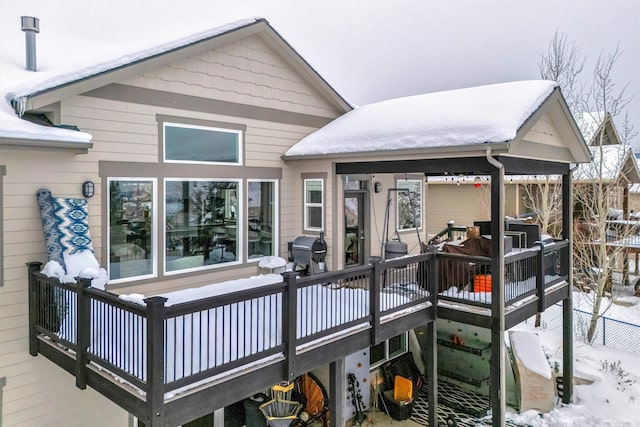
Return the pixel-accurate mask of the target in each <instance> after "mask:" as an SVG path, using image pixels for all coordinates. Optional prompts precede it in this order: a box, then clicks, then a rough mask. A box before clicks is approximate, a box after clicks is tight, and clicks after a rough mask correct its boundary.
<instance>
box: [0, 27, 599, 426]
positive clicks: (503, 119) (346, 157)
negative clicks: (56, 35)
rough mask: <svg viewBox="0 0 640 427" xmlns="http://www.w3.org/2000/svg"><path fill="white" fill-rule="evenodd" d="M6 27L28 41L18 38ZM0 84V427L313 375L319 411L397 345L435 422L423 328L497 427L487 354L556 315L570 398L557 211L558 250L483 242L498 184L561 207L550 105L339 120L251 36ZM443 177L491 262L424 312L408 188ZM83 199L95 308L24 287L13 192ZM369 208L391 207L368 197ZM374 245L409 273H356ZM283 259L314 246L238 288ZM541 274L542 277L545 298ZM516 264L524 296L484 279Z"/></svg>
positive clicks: (278, 48)
mask: <svg viewBox="0 0 640 427" xmlns="http://www.w3.org/2000/svg"><path fill="white" fill-rule="evenodd" d="M24 24H25V27H26V29H27V30H30V29H32V27H33V24H34V21H32V20H31V21H29V20H27V22H26V23H24ZM15 30H16V31H18V29H17V28H16V29H15ZM3 31H8V29H6V28H3ZM14 48H16V49H17V46H14ZM72 48H73V47H72V46H70V47H69V51H71V50H72ZM76 53H78V54H79V52H76ZM41 54H42V57H43V58H45V59H46V58H47V53H46V52H42V53H41ZM11 55H13V56H12V57H14V56H15V55H16V54H15V52H12V53H11ZM49 57H50V56H49ZM87 61H88V59H87ZM43 63H44V64H46V63H47V62H46V60H45V61H43ZM54 63H55V62H50V63H49V64H54ZM2 66H3V67H7V68H8V69H9V70H10V73H9V74H10V75H12V76H16V77H15V82H16V84H15V85H12V83H13V80H10V81H3V82H2V84H3V86H2V90H3V94H5V95H6V99H7V100H8V102H9V103H10V104H9V103H1V107H0V184H1V185H0V190H2V192H1V193H0V195H2V198H1V199H0V203H1V204H0V208H1V209H0V215H1V219H2V221H0V224H2V229H0V231H2V233H1V234H0V237H1V239H2V240H1V241H0V243H1V244H0V250H1V252H0V262H2V264H0V267H2V268H0V275H1V277H0V279H1V281H0V285H2V287H0V297H1V300H0V304H2V306H3V309H2V310H0V322H1V323H0V348H1V349H2V350H0V377H6V385H5V387H4V389H3V399H4V407H3V418H2V419H3V420H4V421H5V422H6V423H7V424H8V425H13V424H20V423H23V424H26V425H42V424H47V425H104V426H112V425H125V423H127V422H128V413H129V414H134V415H135V416H136V417H137V418H139V419H141V420H142V421H144V422H145V423H146V424H147V425H178V424H184V423H186V422H188V421H191V420H193V419H195V418H198V417H201V416H203V415H206V414H208V413H211V412H213V411H214V410H217V409H220V408H222V407H224V406H227V405H229V404H232V403H234V402H237V401H238V400H241V399H244V398H246V397H248V396H251V395H252V394H254V393H256V392H259V391H263V390H265V389H267V388H268V387H270V386H271V385H273V384H276V383H278V382H281V381H283V380H287V379H292V378H295V377H297V376H298V375H301V374H303V373H304V372H307V371H311V370H316V369H320V370H325V371H328V374H327V375H328V377H329V381H328V384H330V386H331V387H330V393H331V401H332V402H344V401H346V400H347V397H348V396H347V391H346V390H347V384H346V372H347V371H346V369H347V368H346V366H345V359H346V358H347V356H349V355H352V354H354V353H358V352H360V351H362V350H364V351H365V352H366V351H368V349H369V348H370V347H372V346H374V345H378V346H379V345H385V343H386V342H387V340H389V339H392V338H394V337H397V336H399V335H402V334H406V332H407V331H409V330H412V329H416V328H422V329H423V330H425V331H426V332H425V334H424V336H423V340H422V342H421V343H420V344H421V350H422V359H424V361H425V364H426V368H425V369H426V372H425V373H426V376H427V378H428V379H429V387H431V388H430V394H429V399H430V405H431V407H435V406H436V405H435V402H436V400H437V391H436V386H437V381H438V375H437V367H436V366H435V354H436V353H435V352H436V342H437V337H436V335H437V331H435V329H434V320H435V315H436V312H435V307H436V304H438V313H439V316H441V317H442V319H443V320H455V321H463V322H466V323H468V324H471V325H474V326H477V327H481V328H484V329H486V330H487V331H489V334H490V336H491V341H492V347H491V350H490V355H491V369H490V378H489V386H488V394H489V396H490V398H491V405H492V408H493V410H494V412H493V420H494V423H498V424H499V423H501V422H504V416H505V411H504V408H505V398H504V396H505V392H504V376H505V364H506V360H505V351H504V350H505V349H504V339H503V338H504V332H505V330H506V329H508V328H510V327H512V326H514V325H516V324H517V323H520V322H522V321H523V320H524V319H526V318H527V317H530V316H531V315H532V314H534V313H535V312H537V311H544V310H545V309H546V308H547V307H548V306H549V305H550V304H554V303H556V302H559V301H563V303H564V305H565V317H564V324H565V336H564V338H565V340H564V355H565V356H564V365H563V368H564V371H565V372H567V373H568V374H566V375H565V394H564V398H565V401H567V402H568V400H569V399H570V398H571V379H572V374H571V372H572V354H573V353H572V347H571V346H572V344H571V342H572V340H571V339H570V336H571V320H570V319H571V310H570V307H571V292H570V286H569V283H571V280H570V278H571V272H570V271H569V270H568V256H567V251H568V248H569V241H570V238H571V229H570V227H569V226H568V224H569V222H568V221H569V220H570V218H569V212H570V206H569V202H568V194H569V192H568V191H566V192H565V193H563V196H562V201H563V221H564V222H563V224H564V227H563V235H562V240H558V241H555V242H554V243H552V244H551V245H549V246H548V247H544V248H542V247H540V248H537V249H536V250H530V251H527V252H526V253H524V254H520V255H518V256H511V257H509V256H507V257H506V258H505V253H504V252H505V249H504V242H503V239H502V235H503V232H504V230H503V226H502V222H503V221H502V219H503V218H504V215H505V207H504V206H505V196H504V193H503V191H502V188H503V182H504V181H505V180H506V179H508V178H506V176H508V175H511V174H517V175H523V174H524V175H526V174H530V175H531V174H538V175H540V174H557V175H560V176H562V177H563V179H564V182H565V183H566V184H570V182H571V177H570V165H571V164H573V163H582V162H586V161H588V160H589V153H588V150H587V147H586V146H585V144H584V142H583V140H582V138H581V137H580V134H579V132H578V131H577V128H576V126H575V123H574V122H573V119H572V117H571V115H570V113H569V112H568V109H567V106H566V104H565V102H564V100H563V98H562V95H561V94H560V90H559V89H558V88H557V87H556V85H555V84H554V83H553V82H546V81H530V82H513V83H505V84H501V85H490V86H483V87H478V88H469V89H463V90H458V91H449V92H440V93H436V94H427V95H420V96H416V97H408V98H402V99H398V100H391V101H386V102H382V103H378V104H373V105H369V106H365V107H361V108H354V107H352V106H351V105H350V104H349V103H348V102H346V101H345V100H344V99H343V98H342V97H341V96H340V95H339V94H338V93H336V91H335V90H333V88H332V87H331V86H330V85H329V84H328V83H327V82H326V81H325V80H323V79H322V77H321V76H319V75H318V74H317V73H316V72H315V71H314V69H313V68H311V67H310V66H309V64H308V63H306V62H305V61H304V60H303V59H302V58H301V57H300V56H299V55H298V54H297V53H296V52H295V51H294V50H293V49H292V48H291V46H290V45H289V44H287V43H286V42H285V41H284V40H283V39H282V38H281V37H280V36H279V35H278V33H277V32H276V31H275V30H274V29H273V28H272V27H271V26H270V25H269V24H268V22H266V21H265V20H262V19H252V20H246V21H240V22H236V23H232V24H229V25H226V26H222V27H219V28H216V29H213V30H210V31H206V32H202V33H198V34H195V35H192V36H188V37H185V38H184V39H180V40H175V41H165V42H164V43H163V44H159V45H157V46H152V47H149V48H147V49H144V50H137V51H134V52H120V53H119V55H116V56H112V57H109V58H102V60H101V61H97V62H95V61H93V62H85V63H84V64H79V65H78V66H77V67H76V68H74V67H69V68H67V69H66V71H64V72H60V73H59V74H56V73H55V71H53V70H51V69H48V71H47V72H43V73H42V74H39V72H35V73H33V72H27V71H20V72H19V71H18V70H16V66H17V65H16V63H15V62H11V61H9V62H7V63H3V64H2ZM488 101H491V102H488ZM452 111H455V112H456V114H451V112H452ZM16 113H17V114H16ZM76 129H79V130H76ZM449 173H450V174H453V175H455V176H457V175H468V176H475V175H479V176H491V178H492V179H491V184H490V193H489V194H490V195H491V197H490V202H491V203H490V215H489V217H487V216H484V215H483V216H482V217H479V218H478V219H483V220H486V219H492V225H491V234H492V235H493V236H497V237H498V238H496V239H492V246H491V247H492V252H491V253H492V256H489V257H481V258H473V257H471V258H468V259H465V262H464V264H465V265H469V264H470V263H478V264H479V265H480V264H482V265H484V266H485V267H486V268H488V269H489V270H490V271H492V272H493V275H494V281H493V289H492V291H491V293H490V294H489V295H486V293H482V294H481V293H479V292H478V293H473V292H472V293H471V295H472V296H471V297H470V298H468V297H465V296H462V295H459V296H452V295H447V294H446V293H445V294H443V295H440V296H438V295H437V294H438V290H439V288H440V286H439V285H441V281H440V280H439V277H438V276H437V275H436V273H435V272H436V271H437V266H438V265H440V267H441V268H442V266H443V265H445V263H446V262H447V261H446V260H448V258H447V257H446V255H442V254H440V253H436V252H428V253H421V252H423V248H422V247H421V246H420V244H419V243H420V242H419V240H423V241H424V239H425V237H426V232H425V212H426V211H427V209H426V207H428V206H429V204H430V203H438V200H437V199H436V200H432V197H431V195H430V194H428V193H425V191H424V188H425V177H430V176H444V175H445V174H449ZM84 183H87V186H88V187H91V183H93V186H94V189H95V196H94V197H90V198H89V199H88V215H89V219H88V224H89V227H90V230H91V237H92V241H93V248H94V250H95V256H96V258H97V260H98V261H99V264H100V266H102V267H105V268H106V269H107V271H108V274H109V283H108V284H107V286H106V290H107V291H108V292H104V291H102V290H99V289H94V288H91V287H86V286H85V285H88V283H85V282H84V281H81V280H78V281H77V283H75V284H65V283H63V282H61V281H59V280H58V279H56V278H47V277H45V276H44V275H43V274H40V273H39V272H38V271H39V270H40V268H41V267H42V265H41V263H44V262H46V261H47V258H48V249H49V248H48V247H47V246H46V245H45V240H44V239H43V230H42V224H41V219H40V216H39V212H38V203H37V200H36V192H37V191H38V190H39V189H41V188H46V189H48V190H50V191H51V193H52V194H53V195H54V196H70V197H75V198H79V197H80V196H81V195H82V194H83V190H84ZM566 187H567V188H568V185H567V186H566ZM390 188H399V189H402V192H400V193H397V192H394V193H390V196H388V195H387V194H388V193H387V191H388V190H389V189H390ZM87 190H89V188H87ZM407 194H410V197H407V196H406V195H407ZM87 195H90V192H88V193H87ZM385 212H388V215H385ZM385 223H386V224H387V225H388V227H389V229H390V231H391V233H389V234H391V235H395V236H396V237H397V238H399V239H400V238H401V239H402V241H403V242H406V243H407V252H408V253H410V254H412V255H415V256H412V257H397V259H387V260H385V261H384V262H378V261H376V260H375V259H371V262H369V261H370V258H371V257H374V256H380V255H383V256H384V257H385V258H392V257H391V256H388V255H389V254H387V253H386V251H387V249H388V248H390V247H388V246H387V245H386V244H387V243H388V242H387V241H386V240H387V237H386V236H385V235H383V233H382V232H381V230H383V227H384V224H385ZM416 231H417V232H416ZM302 235H304V236H308V237H320V236H324V239H325V244H326V251H327V257H326V265H327V270H328V272H327V273H326V274H314V275H311V276H310V277H302V278H296V277H295V276H294V275H287V276H286V277H285V279H282V278H280V277H278V276H276V279H273V277H271V276H270V277H268V280H272V282H266V283H263V282H256V283H259V284H258V285H255V286H251V283H250V282H248V281H246V280H244V281H242V279H245V278H247V277H250V276H255V275H256V274H258V273H259V272H261V270H260V268H259V262H260V260H261V259H266V257H267V256H274V255H275V256H281V257H285V258H286V257H287V256H288V252H289V250H290V246H291V249H293V250H295V249H296V248H293V247H292V246H293V245H289V243H290V242H295V241H296V240H297V239H296V237H298V236H302ZM396 243H397V242H396ZM398 254H399V255H402V253H396V252H394V253H393V255H394V256H395V255H398ZM512 255H513V254H512ZM548 256H552V257H553V258H554V259H558V260H559V262H558V265H560V268H559V269H558V270H557V271H556V270H554V271H553V273H554V274H553V275H551V276H549V275H545V273H547V271H546V270H545V267H544V265H545V261H544V259H545V258H546V257H548ZM524 262H526V263H527V265H528V267H527V268H528V270H527V271H528V272H529V275H527V277H526V278H525V279H527V280H528V281H526V280H525V281H523V280H517V279H515V278H514V277H515V276H514V275H513V274H510V275H509V277H506V274H504V273H505V271H506V270H505V269H507V268H509V269H514V270H513V271H521V270H522V269H521V268H520V264H521V263H524ZM26 263H31V264H30V265H29V270H27V268H26V267H25V264H26ZM347 266H348V267H347ZM533 266H535V267H533ZM555 266H556V263H555V262H554V264H553V267H554V268H555ZM509 271H511V270H509ZM516 276H517V274H516ZM534 276H535V277H538V278H539V279H540V280H537V281H534V280H529V279H531V278H532V277H534ZM407 277H409V279H407ZM234 280H235V281H234ZM273 280H275V282H273ZM396 280H400V281H402V283H399V284H397V283H395V281H396ZM389 281H393V283H391V284H390V282H389ZM407 281H408V282H409V283H407ZM222 282H225V283H227V285H229V286H238V287H237V288H231V289H227V288H225V290H224V291H216V290H215V286H213V288H212V289H213V291H212V293H211V294H209V296H213V295H215V296H216V298H212V297H211V298H198V299H196V300H194V301H185V300H180V301H179V302H174V301H171V298H169V300H166V299H165V297H162V296H158V295H165V296H168V295H173V296H175V295H176V294H171V291H176V290H182V289H185V288H196V287H203V286H204V285H211V284H219V283H222ZM533 282H535V284H534V283H533ZM328 283H330V284H333V285H337V286H335V287H334V286H326V285H327V284H328ZM27 284H28V285H29V286H28V287H27ZM395 285H400V286H395ZM402 285H403V286H402ZM408 285H411V286H408ZM459 285H460V286H462V285H464V284H463V283H459ZM240 286H243V287H242V288H241V287H240ZM201 289H202V288H201ZM207 289H209V288H207ZM220 289H223V288H220ZM236 289H237V290H238V291H237V292H232V291H233V290H236ZM123 294H127V296H126V297H124V295H123ZM138 294H144V295H154V296H155V297H154V298H147V299H144V300H142V299H141V297H140V296H139V295H138ZM60 295H64V298H63V299H64V301H65V303H62V305H60V304H61V303H60V302H59V298H60ZM119 295H121V296H123V297H119ZM270 304H272V305H270ZM51 307H53V308H51ZM251 307H257V308H255V310H254V309H252V308H251ZM567 307H569V309H566V308H567ZM241 310H244V311H243V312H242V311H241ZM318 310H328V313H329V314H327V312H324V316H322V315H321V314H323V312H321V311H318ZM61 313H64V314H61ZM231 313H233V314H231ZM319 313H320V314H319ZM67 316H68V317H67ZM204 319H206V320H204ZM314 319H315V320H314ZM318 319H321V320H318ZM216 322H218V323H216ZM54 323H55V325H54ZM212 325H213V326H212ZM256 325H259V327H258V326H256ZM209 327H213V328H216V329H207V331H208V332H207V333H203V332H202V331H203V329H202V328H209ZM252 328H253V329H252ZM269 328H273V329H269ZM214 331H216V332H217V333H216V332H214ZM254 338H255V339H256V340H259V342H257V341H253V340H252V339H254ZM405 349H406V345H405ZM387 350H388V349H387ZM387 350H385V351H383V353H385V354H386V355H388V353H389V352H388V351H387ZM28 353H31V355H32V356H38V357H31V356H29V354H28ZM42 356H45V357H46V358H49V359H50V360H51V361H53V362H54V363H55V364H57V365H59V366H61V367H62V368H63V369H64V370H66V371H67V372H69V373H70V374H72V375H74V376H75V377H76V385H77V387H78V388H80V389H84V388H87V385H88V386H89V387H88V388H87V390H85V391H80V390H79V389H78V388H76V387H74V385H73V384H72V380H71V377H70V376H69V374H68V373H66V372H64V371H62V370H60V369H58V368H57V367H55V366H54V364H53V363H51V362H48V361H46V360H45V357H42ZM368 362H369V360H366V361H365V367H368V366H366V365H368ZM93 390H97V391H98V393H96V392H95V391H93ZM112 402H115V404H116V405H114V404H113V403H112ZM432 416H433V417H435V411H434V415H432ZM331 417H332V418H331V422H332V424H333V425H343V424H344V423H345V421H346V420H347V418H349V417H350V413H349V412H348V411H346V410H343V408H342V407H341V405H340V404H338V403H334V404H333V406H332V407H331ZM431 421H432V423H433V424H435V418H432V419H431Z"/></svg>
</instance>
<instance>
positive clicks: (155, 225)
mask: <svg viewBox="0 0 640 427" xmlns="http://www.w3.org/2000/svg"><path fill="white" fill-rule="evenodd" d="M113 181H151V182H152V185H153V190H152V196H151V197H152V198H151V200H152V201H153V208H152V210H151V212H152V213H151V216H152V218H153V220H152V222H151V235H152V236H153V239H155V240H156V242H155V244H153V243H152V245H151V247H152V248H153V253H152V255H151V258H150V261H151V267H152V269H151V273H150V274H143V275H140V276H130V277H123V278H119V279H111V261H110V254H111V194H110V188H111V182H113ZM105 182H106V185H107V191H106V207H107V215H106V230H107V244H106V245H105V246H106V248H107V252H106V253H107V260H108V261H107V262H106V265H107V268H106V270H107V277H109V284H114V285H115V284H121V283H128V282H134V281H140V280H146V279H154V278H157V277H158V247H159V242H158V241H157V240H158V178H155V177H112V176H110V177H107V178H106V180H105Z"/></svg>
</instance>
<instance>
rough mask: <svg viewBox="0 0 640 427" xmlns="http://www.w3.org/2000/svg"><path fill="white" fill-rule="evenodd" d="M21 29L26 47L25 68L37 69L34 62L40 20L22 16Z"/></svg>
mask: <svg viewBox="0 0 640 427" xmlns="http://www.w3.org/2000/svg"><path fill="white" fill-rule="evenodd" d="M20 19H21V20H22V31H24V40H25V47H26V58H27V70H31V71H38V65H37V64H36V34H38V33H39V32H40V20H39V19H38V18H35V17H33V16H22V17H21V18H20Z"/></svg>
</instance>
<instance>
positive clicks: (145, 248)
mask: <svg viewBox="0 0 640 427" xmlns="http://www.w3.org/2000/svg"><path fill="white" fill-rule="evenodd" d="M108 185H109V207H108V209H109V279H110V280H113V281H117V280H121V279H128V278H132V277H135V278H141V277H152V276H154V275H156V271H155V262H154V260H155V247H156V243H155V236H156V232H155V229H156V220H155V218H156V214H155V212H156V206H155V199H156V195H155V188H156V181H155V180H154V179H148V178H143V179H135V178H112V179H109V180H108Z"/></svg>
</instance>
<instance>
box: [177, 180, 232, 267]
mask: <svg viewBox="0 0 640 427" xmlns="http://www.w3.org/2000/svg"><path fill="white" fill-rule="evenodd" d="M239 183H240V181H236V180H233V181H230V180H229V181H213V180H177V179H176V180H167V181H166V182H165V242H166V250H165V271H166V272H167V273H169V272H176V271H181V272H182V271H184V270H191V269H197V268H202V267H204V266H210V265H215V264H225V263H233V262H236V261H239V260H240V259H241V258H240V250H241V245H240V244H239V242H240V241H241V240H240V236H239V233H238V230H240V228H238V226H239V225H240V224H239V214H240V207H239V200H240V194H239V189H240V185H239Z"/></svg>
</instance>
